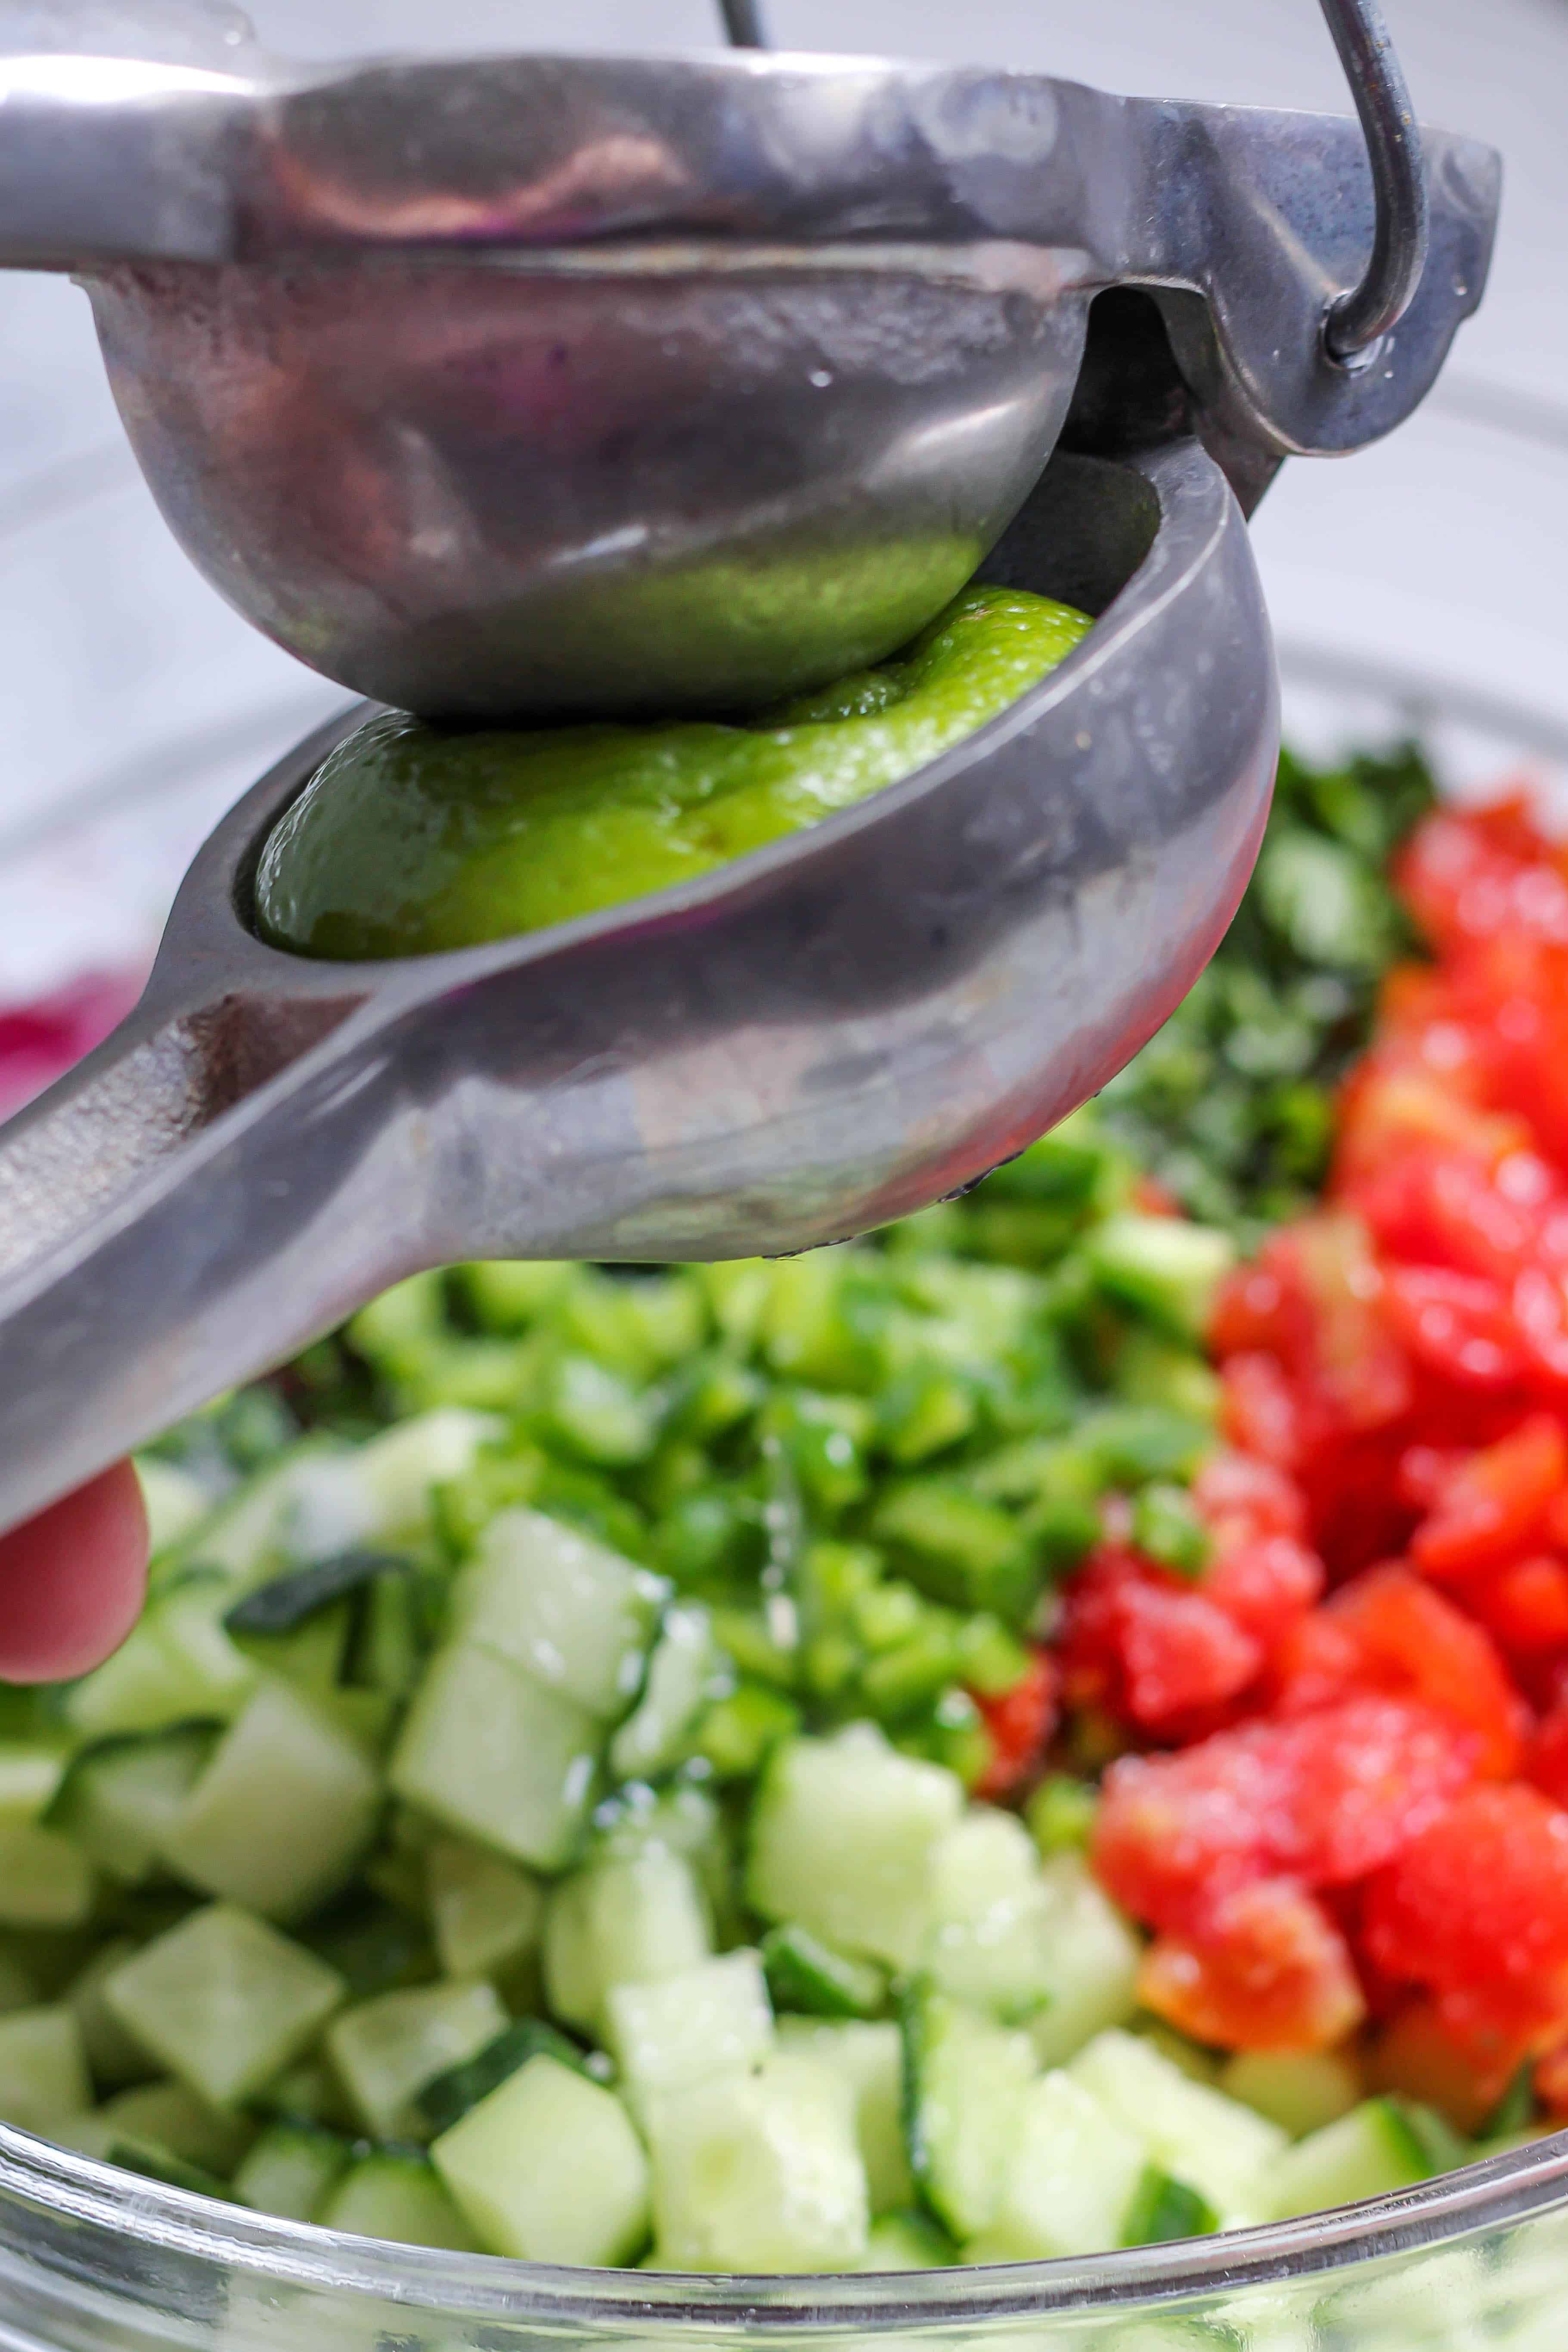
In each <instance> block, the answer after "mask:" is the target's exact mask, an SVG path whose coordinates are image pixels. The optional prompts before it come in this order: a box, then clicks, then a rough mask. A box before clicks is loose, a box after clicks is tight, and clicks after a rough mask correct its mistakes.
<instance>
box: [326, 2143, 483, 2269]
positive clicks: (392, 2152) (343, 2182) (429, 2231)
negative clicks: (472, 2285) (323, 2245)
mask: <svg viewBox="0 0 1568 2352" xmlns="http://www.w3.org/2000/svg"><path fill="white" fill-rule="evenodd" d="M315 2219H316V2220H317V2221H319V2222H320V2224H321V2228H322V2229H323V2230H342V2231H346V2232H347V2233H348V2234H349V2235H350V2236H352V2237H356V2238H382V2239H385V2240H389V2241H390V2242H391V2243H392V2244H393V2245H395V2246H445V2247H448V2248H450V2249H451V2250H452V2251H453V2252H457V2253H465V2254H466V2253H477V2252H479V2241H478V2240H477V2239H476V2238H475V2236H474V2233H473V2231H471V2230H470V2229H469V2228H468V2223H467V2222H466V2221H464V2219H463V2217H462V2215H461V2214H460V2213H459V2212H458V2209H457V2207H456V2206H455V2205H454V2204H453V2202H452V2200H451V2198H450V2197H449V2196H448V2195H447V2190H446V2189H445V2187H444V2186H443V2184H442V2181H441V2178H440V2175H439V2174H438V2173H437V2171H436V2170H435V2168H434V2167H433V2166H431V2165H430V2164H428V2163H426V2159H425V2158H423V2157H422V2156H414V2155H411V2154H406V2153H405V2152H404V2151H403V2150H402V2149H393V2148H377V2149H376V2150H375V2151H374V2153H373V2154H372V2155H370V2156H362V2157H361V2158H359V2160H358V2162H357V2163H354V2164H351V2165H350V2167H349V2168H348V2170H347V2172H345V2173H344V2174H343V2176H342V2179H340V2180H339V2181H338V2182H337V2183H336V2185H335V2186H334V2187H333V2188H331V2189H329V2190H328V2191H327V2194H326V2196H325V2198H324V2199H323V2200H322V2203H321V2210H320V2211H319V2212H318V2213H317V2214H316V2216H315Z"/></svg>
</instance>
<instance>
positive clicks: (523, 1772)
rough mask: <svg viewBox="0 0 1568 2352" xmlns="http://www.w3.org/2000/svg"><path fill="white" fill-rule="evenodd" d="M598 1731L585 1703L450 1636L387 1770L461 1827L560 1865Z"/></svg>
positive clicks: (589, 1775) (576, 1831) (581, 1812)
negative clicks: (563, 1694) (581, 1704)
mask: <svg viewBox="0 0 1568 2352" xmlns="http://www.w3.org/2000/svg"><path fill="white" fill-rule="evenodd" d="M601 1736H602V1735H601V1727H600V1725H599V1722H598V1720H597V1718H596V1717H595V1716H592V1715H590V1714H589V1713H588V1711H587V1710H586V1708H584V1707H581V1706H578V1705H577V1704H576V1702H575V1701H574V1700H573V1699H570V1698H566V1697H563V1696H562V1694H561V1693H560V1692H559V1691H552V1690H546V1688H545V1687H544V1685H543V1684H542V1683H537V1682H535V1681H534V1680H533V1679H532V1677H531V1675H527V1674H525V1673H524V1672H523V1671H522V1669H521V1666H517V1665H514V1664H512V1662H511V1660H510V1658H503V1657H501V1656H500V1654H498V1653H497V1652H496V1651H494V1650H485V1649H480V1648H479V1647H478V1646H477V1645H476V1644H475V1643H470V1642H454V1643H449V1644H448V1646H447V1648H446V1649H444V1650H438V1651H437V1654H436V1655H435V1657H434V1658H433V1659H432V1660H431V1662H430V1665H429V1667H428V1669H427V1670H426V1675H425V1679H424V1681H423V1682H422V1683H421V1684H420V1685H419V1688H418V1690H417V1691H416V1693H415V1695H414V1700H413V1704H412V1705H411V1706H410V1707H409V1710H408V1717H407V1720H406V1722H405V1725H404V1727H403V1733H402V1737H401V1738H400V1739H399V1740H398V1743H397V1746H396V1748H395V1749H394V1750H393V1755H392V1760H391V1762H390V1764H389V1766H388V1768H387V1778H388V1780H390V1782H391V1785H392V1787H393V1789H394V1790H395V1792H396V1793H397V1795H398V1796H400V1797H403V1798H405V1799H406V1800H407V1801H408V1802H409V1803H410V1804H411V1805H417V1806H420V1807H422V1808H423V1809H424V1811H426V1812H427V1813H430V1814H432V1815H433V1816H434V1817H435V1819H436V1820H437V1821H438V1822H443V1823H445V1825H446V1826H447V1828H448V1829H454V1830H456V1831H457V1832H458V1833H459V1835H461V1836H466V1837H473V1838H478V1839H479V1842H480V1843H481V1844H484V1845H493V1846H495V1847H497V1848H498V1849H499V1850H500V1853H505V1854H510V1856H511V1857H512V1859H513V1860H514V1861H516V1862H524V1863H531V1864H533V1866H534V1867H535V1868H536V1869H540V1870H559V1869H561V1868H562V1867H563V1865H564V1864H566V1863H567V1862H569V1861H570V1860H571V1858H572V1853H573V1850H574V1847H575V1845H576V1843H577V1841H578V1838H579V1836H580V1834H581V1832H582V1829H583V1824H584V1821H585V1819H586V1817H587V1812H588V1807H589V1803H590V1801H591V1800H592V1797H593V1791H594V1773H595V1765H596V1763H597V1759H598V1752H599V1745H600V1739H601Z"/></svg>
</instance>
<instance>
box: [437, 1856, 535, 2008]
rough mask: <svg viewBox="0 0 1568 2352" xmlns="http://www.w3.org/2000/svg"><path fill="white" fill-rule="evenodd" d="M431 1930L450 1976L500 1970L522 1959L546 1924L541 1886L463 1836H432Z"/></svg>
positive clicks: (465, 1975) (528, 1952)
mask: <svg viewBox="0 0 1568 2352" xmlns="http://www.w3.org/2000/svg"><path fill="white" fill-rule="evenodd" d="M425 1884H426V1900H427V1903H428V1906H429V1912H430V1932H431V1934H432V1935H433V1936H434V1937H435V1939H436V1950H437V1955H438V1956H439V1958H440V1962H441V1966H442V1967H443V1969H445V1970H446V1971H447V1975H448V1976H449V1977H483V1976H490V1975H493V1974H499V1973H500V1972H501V1971H502V1970H505V1969H510V1968H513V1967H514V1966H515V1965H516V1963H517V1962H518V1961H519V1960H522V1959H526V1958H527V1957H528V1955H529V1954H530V1952H531V1951H533V1950H535V1949H536V1948H537V1947H538V1944H539V1939H540V1936H541V1933H542V1929H543V1925H544V1889H543V1888H542V1886H541V1885H540V1884H539V1881H538V1880H537V1879H536V1878H533V1877H531V1876H530V1875H529V1874H528V1872H527V1871H525V1870H520V1869H519V1868H518V1866H517V1864H515V1863H512V1862H505V1861H503V1860H502V1859H501V1856H500V1854H499V1853H486V1852H485V1849H484V1848H483V1847H482V1846H478V1845H470V1844H469V1843H468V1840H467V1839H466V1838H454V1837H435V1838H432V1839H431V1841H430V1844H429V1846H428V1848H427V1850H426V1856H425Z"/></svg>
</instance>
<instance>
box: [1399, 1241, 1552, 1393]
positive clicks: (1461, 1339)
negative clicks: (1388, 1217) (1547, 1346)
mask: <svg viewBox="0 0 1568 2352" xmlns="http://www.w3.org/2000/svg"><path fill="white" fill-rule="evenodd" d="M1387 1285H1388V1286H1387V1291H1386V1294H1385V1297H1386V1311H1387V1315H1388V1320H1389V1325H1390V1328H1392V1330H1393V1331H1394V1335H1395V1337H1396V1338H1397V1339H1399V1340H1400V1341H1401V1342H1402V1343H1403V1345H1404V1346H1405V1348H1406V1349H1408V1351H1409V1353H1410V1354H1411V1355H1412V1356H1414V1357H1415V1359H1416V1360H1417V1362H1419V1363H1423V1364H1426V1365H1427V1366H1429V1367H1430V1368H1431V1370H1434V1371H1436V1372H1438V1373H1440V1374H1441V1375H1442V1376H1443V1377H1444V1378H1445V1379H1447V1380H1453V1381H1462V1382H1463V1383H1464V1384H1465V1385H1466V1386H1467V1387H1472V1388H1487V1389H1502V1388H1510V1387H1512V1386H1514V1385H1515V1384H1516V1383H1517V1382H1518V1381H1521V1379H1522V1378H1523V1376H1524V1371H1525V1353H1524V1349H1523V1348H1522V1347H1521V1343H1520V1339H1519V1334H1518V1331H1517V1329H1516V1328H1515V1326H1514V1321H1513V1318H1512V1315H1511V1314H1510V1309H1509V1300H1508V1294H1507V1292H1506V1291H1505V1290H1504V1289H1503V1288H1502V1287H1501V1286H1500V1284H1498V1283H1495V1282H1489V1281H1488V1280H1487V1279H1486V1278H1485V1276H1480V1275H1473V1274H1471V1275H1466V1274H1456V1273H1455V1272H1454V1271H1453V1270H1452V1269H1451V1268H1450V1267H1447V1266H1436V1265H1406V1266H1392V1267H1390V1268H1389V1270H1388V1276H1387Z"/></svg>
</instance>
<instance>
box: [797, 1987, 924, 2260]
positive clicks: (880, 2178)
mask: <svg viewBox="0 0 1568 2352" xmlns="http://www.w3.org/2000/svg"><path fill="white" fill-rule="evenodd" d="M778 2046H779V2048H780V2049H781V2050H785V2051H793V2052H795V2053H796V2054H797V2055H801V2056H805V2057H807V2058H815V2059H816V2060H818V2061H819V2063H821V2064H823V2065H825V2066H831V2067H832V2069H833V2071H834V2073H835V2074H842V2076H843V2077H844V2080H845V2081H846V2082H847V2084H848V2085H849V2089H850V2092H851V2095H853V2098H854V2101H855V2137H856V2139H857V2140H858V2143H859V2148H860V2161H861V2162H862V2164H864V2166H865V2168H866V2188H867V2192H868V2195H869V2198H870V2200H871V2210H872V2212H873V2213H889V2212H891V2211H893V2210H895V2208H897V2207H900V2206H906V2205H910V2204H912V2203H913V2201H914V2193H915V2186H914V2180H913V2178H912V2176H911V2174H910V2163H909V2157H908V2155H907V2153H906V2151H905V2147H904V2116H903V2105H904V2055H903V2042H902V2037H901V2035H900V2032H899V2029H898V2027H897V2025H895V2024H894V2023H893V2022H892V2021H891V2020H890V2019H889V2020H886V2021H883V2022H882V2023H880V2024H868V2023H863V2022H856V2021H847V2022H845V2023H842V2024H834V2023H830V2022H829V2021H827V2020H826V2019H825V2018H815V2017H810V2018H808V2017H781V2018H780V2020H779V2021H778Z"/></svg>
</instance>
